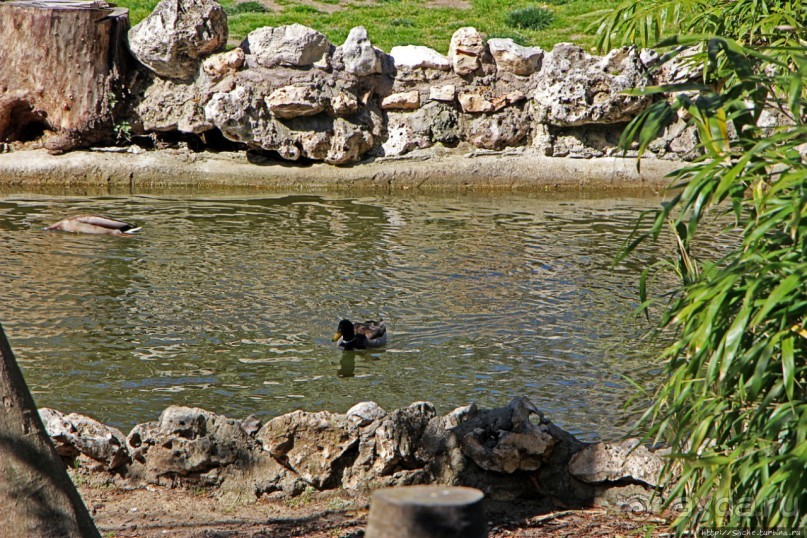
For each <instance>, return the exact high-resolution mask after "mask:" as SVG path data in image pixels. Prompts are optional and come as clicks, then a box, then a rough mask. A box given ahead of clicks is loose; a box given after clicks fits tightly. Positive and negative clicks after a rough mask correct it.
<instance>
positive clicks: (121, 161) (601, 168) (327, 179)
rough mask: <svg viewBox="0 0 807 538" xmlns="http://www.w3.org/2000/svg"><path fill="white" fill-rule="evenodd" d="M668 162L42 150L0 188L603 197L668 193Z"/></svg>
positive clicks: (5, 174)
mask: <svg viewBox="0 0 807 538" xmlns="http://www.w3.org/2000/svg"><path fill="white" fill-rule="evenodd" d="M680 166H681V163H680V162H677V161H666V160H657V159H643V160H642V165H641V170H638V169H637V166H636V159H635V158H619V157H602V158H596V159H568V158H557V157H545V156H540V155H536V154H532V153H529V152H524V153H494V152H485V153H464V154H459V153H448V154H444V155H434V154H432V155H414V156H410V157H408V158H406V157H405V158H391V159H375V160H371V161H365V162H362V163H359V164H356V165H353V166H333V165H328V164H322V163H317V164H308V165H305V164H302V165H301V164H295V163H288V162H284V161H270V160H267V161H261V162H253V160H252V159H250V157H249V155H248V154H245V153H243V152H221V153H212V152H199V153H194V152H190V151H188V150H158V151H141V152H137V153H132V152H128V151H125V150H124V151H110V150H108V149H105V150H95V151H75V152H71V153H67V154H64V155H58V156H55V155H50V154H48V153H47V152H46V151H45V150H30V151H16V152H11V153H4V154H0V187H2V188H4V189H8V188H15V189H19V188H23V189H25V188H35V189H45V188H81V187H95V188H100V189H107V190H110V191H124V192H125V191H132V192H134V191H140V190H147V189H154V188H160V189H165V188H180V189H186V188H193V189H200V188H202V189H217V188H226V189H230V188H248V189H267V190H270V189H294V190H372V191H386V192H391V191H398V190H412V191H423V192H430V191H563V190H566V191H570V190H577V191H588V190H591V191H595V190H596V191H602V190H605V191H608V190H645V191H646V190H653V191H659V190H661V189H663V188H665V187H666V186H668V185H669V182H670V179H669V178H668V177H666V176H667V174H669V173H671V172H673V171H674V170H675V169H676V168H678V167H680Z"/></svg>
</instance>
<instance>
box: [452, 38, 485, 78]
mask: <svg viewBox="0 0 807 538" xmlns="http://www.w3.org/2000/svg"><path fill="white" fill-rule="evenodd" d="M484 54H485V37H484V36H483V35H482V34H481V33H479V32H477V30H476V28H471V27H469V26H466V27H464V28H460V29H458V30H457V31H456V32H454V35H453V36H451V43H450V44H449V46H448V59H449V61H450V62H451V67H452V68H453V69H454V72H455V73H456V74H458V75H460V76H466V75H470V74H473V73H474V72H476V71H477V70H478V69H479V68H480V67H482V58H483V56H484Z"/></svg>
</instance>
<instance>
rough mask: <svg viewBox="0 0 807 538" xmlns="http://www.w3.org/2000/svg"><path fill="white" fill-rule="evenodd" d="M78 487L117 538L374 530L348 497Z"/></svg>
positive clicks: (523, 514)
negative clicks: (259, 496) (237, 496)
mask: <svg viewBox="0 0 807 538" xmlns="http://www.w3.org/2000/svg"><path fill="white" fill-rule="evenodd" d="M71 474H72V475H73V477H74V480H75V472H74V471H72V470H71ZM77 481H78V482H79V492H80V493H81V496H82V497H83V499H84V502H85V504H86V505H87V508H88V509H89V510H90V512H91V513H92V516H93V519H94V520H95V524H96V526H97V527H98V530H99V531H100V532H101V535H102V536H104V537H110V538H111V537H114V538H162V537H165V536H170V537H172V538H225V537H227V538H242V537H244V538H246V537H248V538H292V537H294V538H360V537H362V536H364V529H365V527H366V525H367V514H368V507H369V500H368V499H367V498H366V497H350V496H348V495H346V494H345V493H331V492H323V493H312V494H310V495H308V494H304V495H303V496H301V497H299V498H295V499H293V500H285V501H283V500H270V499H265V498H262V499H254V498H253V499H252V500H245V499H240V500H236V499H227V498H225V499H222V498H217V497H216V496H215V495H214V494H213V493H212V492H210V491H206V490H203V489H198V490H188V489H170V488H166V487H148V488H140V489H134V490H127V489H120V488H117V487H115V486H112V485H102V484H97V483H96V484H90V483H88V482H86V481H82V480H81V479H78V480H77ZM486 516H487V519H488V530H489V535H488V536H489V537H490V538H511V537H513V538H515V537H518V538H529V537H536V538H537V537H568V536H580V537H589V538H590V537H597V538H614V537H619V536H624V537H629V536H654V537H655V536H663V535H664V534H665V532H666V524H667V522H668V519H666V518H663V517H659V516H654V515H649V514H631V513H626V512H620V511H618V510H605V509H601V508H591V509H585V510H560V511H554V512H546V511H545V510H541V509H540V506H529V505H528V504H520V505H515V504H513V505H509V506H503V505H499V506H488V507H487V508H486Z"/></svg>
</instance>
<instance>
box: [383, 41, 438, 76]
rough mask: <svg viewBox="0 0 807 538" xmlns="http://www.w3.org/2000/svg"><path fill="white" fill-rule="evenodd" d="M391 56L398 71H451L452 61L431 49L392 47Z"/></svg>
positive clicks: (413, 46) (416, 46)
mask: <svg viewBox="0 0 807 538" xmlns="http://www.w3.org/2000/svg"><path fill="white" fill-rule="evenodd" d="M390 56H392V59H393V60H394V62H395V67H396V68H398V69H410V70H411V69H437V70H439V71H450V70H451V61H450V60H449V59H448V58H447V57H446V56H443V55H442V54H440V53H439V52H437V51H436V50H434V49H430V48H429V47H423V46H420V45H404V46H396V47H392V50H391V51H390Z"/></svg>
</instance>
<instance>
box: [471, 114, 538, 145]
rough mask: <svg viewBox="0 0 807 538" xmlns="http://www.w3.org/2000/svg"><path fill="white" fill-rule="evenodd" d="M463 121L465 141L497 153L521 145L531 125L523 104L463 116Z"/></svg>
mask: <svg viewBox="0 0 807 538" xmlns="http://www.w3.org/2000/svg"><path fill="white" fill-rule="evenodd" d="M494 105H495V104H494ZM494 108H495V106H494ZM461 120H462V121H461V132H462V136H463V138H464V139H465V140H467V141H468V142H470V143H471V144H473V145H474V146H476V147H478V148H482V149H491V150H497V151H498V150H502V149H504V148H507V147H514V146H519V145H521V144H522V142H523V141H524V140H525V139H526V137H527V134H528V132H529V125H530V115H529V112H528V110H527V107H525V106H524V105H523V104H521V105H514V106H507V107H504V108H501V110H499V111H497V112H492V113H489V114H478V115H473V116H472V115H463V116H462V118H461Z"/></svg>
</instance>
